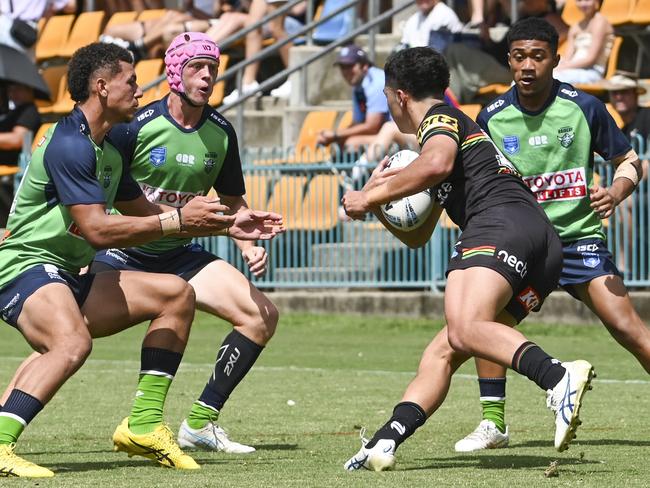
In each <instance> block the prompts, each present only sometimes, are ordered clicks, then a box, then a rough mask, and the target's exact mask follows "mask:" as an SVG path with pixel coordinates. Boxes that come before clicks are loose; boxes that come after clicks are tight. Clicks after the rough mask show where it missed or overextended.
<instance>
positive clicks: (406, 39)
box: [399, 0, 463, 51]
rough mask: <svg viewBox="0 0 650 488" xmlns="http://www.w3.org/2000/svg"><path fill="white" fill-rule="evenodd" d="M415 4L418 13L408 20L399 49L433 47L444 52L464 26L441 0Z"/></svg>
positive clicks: (424, 0)
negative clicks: (455, 34) (454, 35)
mask: <svg viewBox="0 0 650 488" xmlns="http://www.w3.org/2000/svg"><path fill="white" fill-rule="evenodd" d="M415 3H416V5H417V8H418V11H417V12H416V13H414V14H413V15H411V16H410V17H409V18H408V19H407V20H406V23H405V24H404V28H403V29H402V39H401V41H400V44H399V47H400V48H407V47H422V46H431V47H433V48H434V49H436V50H437V51H444V49H445V47H447V44H449V43H450V42H451V39H452V36H453V34H454V33H456V32H460V31H461V30H462V28H463V24H462V23H461V21H460V20H458V16H457V15H456V13H455V12H454V11H453V10H452V9H450V8H449V7H448V6H447V5H446V4H445V3H443V2H442V1H441V0H415Z"/></svg>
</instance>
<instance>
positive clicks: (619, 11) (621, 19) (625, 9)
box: [562, 0, 637, 26]
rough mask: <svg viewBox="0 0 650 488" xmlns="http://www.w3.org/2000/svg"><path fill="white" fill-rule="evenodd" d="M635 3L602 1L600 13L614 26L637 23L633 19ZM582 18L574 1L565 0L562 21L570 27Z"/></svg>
mask: <svg viewBox="0 0 650 488" xmlns="http://www.w3.org/2000/svg"><path fill="white" fill-rule="evenodd" d="M636 3H637V0H603V1H602V5H601V7H600V12H601V13H602V14H603V15H604V16H605V17H607V20H609V22H610V23H611V24H612V25H614V26H618V25H622V24H627V23H630V22H635V23H637V21H636V19H634V17H633V13H634V10H635V5H636ZM582 18H583V15H582V12H580V10H579V9H578V6H577V4H576V0H567V2H566V5H565V6H564V10H563V11H562V20H564V22H566V23H567V24H568V25H570V26H571V25H573V24H576V23H578V22H580V20H582Z"/></svg>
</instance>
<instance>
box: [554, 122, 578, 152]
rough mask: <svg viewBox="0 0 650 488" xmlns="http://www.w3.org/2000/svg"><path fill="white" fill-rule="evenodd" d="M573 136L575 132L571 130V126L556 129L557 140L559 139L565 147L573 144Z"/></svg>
mask: <svg viewBox="0 0 650 488" xmlns="http://www.w3.org/2000/svg"><path fill="white" fill-rule="evenodd" d="M575 136H576V134H575V132H573V127H562V128H561V129H559V130H558V131H557V140H558V141H560V145H561V146H562V147H563V148H565V149H567V148H568V147H569V146H570V145H571V144H573V139H574V137H575Z"/></svg>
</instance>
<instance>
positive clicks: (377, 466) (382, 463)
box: [343, 429, 395, 471]
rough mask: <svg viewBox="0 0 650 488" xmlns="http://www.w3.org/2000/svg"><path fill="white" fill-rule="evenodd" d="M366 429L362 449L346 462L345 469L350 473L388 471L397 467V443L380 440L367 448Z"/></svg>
mask: <svg viewBox="0 0 650 488" xmlns="http://www.w3.org/2000/svg"><path fill="white" fill-rule="evenodd" d="M364 433H365V429H363V430H362V431H361V449H359V452H358V453H356V454H355V455H354V456H352V457H351V458H350V459H348V460H347V461H346V463H345V464H344V465H343V467H344V468H345V469H346V470H348V471H357V470H359V469H369V470H371V471H388V470H390V469H393V467H394V466H395V441H394V440H392V439H379V440H378V441H377V443H376V444H375V445H374V446H373V447H372V448H370V449H367V448H366V444H368V439H366V438H364V437H363V434H364Z"/></svg>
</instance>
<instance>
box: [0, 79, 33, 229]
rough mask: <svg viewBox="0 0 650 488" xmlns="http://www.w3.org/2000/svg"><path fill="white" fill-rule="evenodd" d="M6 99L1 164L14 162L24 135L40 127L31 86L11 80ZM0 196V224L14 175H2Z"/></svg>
mask: <svg viewBox="0 0 650 488" xmlns="http://www.w3.org/2000/svg"><path fill="white" fill-rule="evenodd" d="M6 93H7V98H8V100H9V110H8V112H7V113H5V114H2V115H0V164H6V165H16V164H18V159H19V157H20V153H21V151H22V149H23V144H24V141H25V136H26V135H27V133H28V132H31V133H32V136H33V134H35V133H36V131H37V130H38V129H39V127H40V126H41V117H40V115H39V113H38V109H37V108H36V104H35V103H34V90H32V89H31V88H30V87H28V86H25V85H21V84H17V83H10V84H9V85H7V87H6ZM0 185H2V189H1V192H2V195H3V196H4V195H6V196H7V197H6V198H0V227H4V226H5V224H6V223H7V216H8V215H9V207H10V205H11V202H10V201H8V200H9V196H11V195H13V178H5V179H4V180H3V181H2V182H0Z"/></svg>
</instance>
